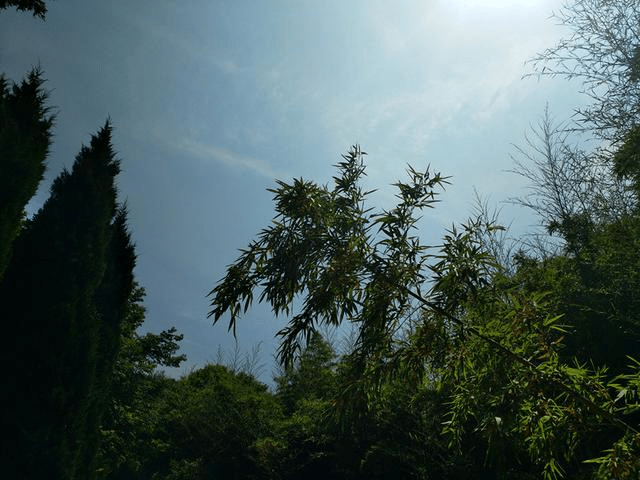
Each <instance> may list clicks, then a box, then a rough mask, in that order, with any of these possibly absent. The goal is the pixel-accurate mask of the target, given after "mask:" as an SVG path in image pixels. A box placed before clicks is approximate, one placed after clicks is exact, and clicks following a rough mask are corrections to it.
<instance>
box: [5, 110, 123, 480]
mask: <svg viewBox="0 0 640 480" xmlns="http://www.w3.org/2000/svg"><path fill="white" fill-rule="evenodd" d="M118 172H119V162H118V160H116V159H115V157H114V153H113V148H112V146H111V127H110V125H109V123H108V122H107V124H106V125H105V126H104V128H102V129H101V130H100V132H99V133H98V134H97V135H95V136H94V137H93V138H92V139H91V144H90V146H89V147H83V148H82V149H81V152H80V154H79V155H78V156H77V157H76V161H75V163H74V165H73V169H72V171H71V172H69V171H66V170H65V171H64V172H62V174H61V175H60V176H59V177H58V178H57V179H56V180H55V181H54V183H53V186H52V188H51V196H50V198H49V199H48V200H47V201H46V202H45V205H44V206H43V207H42V209H41V210H40V211H39V212H38V213H37V214H36V215H35V216H34V218H33V219H32V220H30V221H29V222H28V223H27V224H26V226H25V228H24V229H23V232H22V233H21V235H20V236H19V237H18V239H17V240H16V242H15V243H14V253H13V256H12V258H11V262H10V264H9V266H8V268H7V270H6V273H5V277H4V278H3V280H2V282H1V283H0V304H1V306H0V308H1V309H2V310H1V315H0V317H1V318H3V319H7V321H6V322H5V333H6V334H7V335H8V336H9V337H10V338H11V339H12V342H11V344H10V345H9V346H8V347H7V348H6V349H5V350H4V351H3V359H4V360H5V362H10V361H14V360H15V358H20V359H21V362H20V368H19V369H16V370H11V371H10V372H8V373H7V375H6V377H7V383H6V385H7V388H8V389H9V390H10V391H12V392H14V395H12V396H11V398H7V399H5V400H4V405H3V406H4V408H3V411H4V413H3V421H4V425H5V426H6V428H7V432H9V433H7V435H6V436H5V439H10V443H8V442H7V441H6V440H5V442H3V455H4V454H6V455H7V458H8V459H9V458H10V459H11V460H10V461H9V460H7V462H8V463H7V464H8V465H12V466H15V467H16V468H17V469H18V470H19V471H22V472H24V476H25V478H31V477H39V476H42V475H44V472H46V475H47V476H49V477H51V478H67V479H73V478H90V476H91V475H92V472H93V466H92V464H93V458H94V456H95V451H96V449H97V443H98V425H99V422H100V417H101V415H102V412H103V411H104V408H106V401H105V398H108V395H109V385H110V376H111V370H112V367H113V363H114V360H115V355H116V352H117V350H118V348H119V330H120V324H121V322H122V319H123V315H124V304H125V303H126V300H127V298H128V296H129V293H130V290H131V288H132V284H133V276H132V270H133V266H134V263H135V253H134V248H133V245H132V244H131V240H130V235H129V233H128V231H127V227H126V211H125V210H124V209H123V208H119V207H118V205H117V201H116V187H115V176H116V175H117V174H118ZM4 447H6V448H4ZM5 452H6V453H5ZM41 452H46V454H44V455H43V454H42V453H41Z"/></svg>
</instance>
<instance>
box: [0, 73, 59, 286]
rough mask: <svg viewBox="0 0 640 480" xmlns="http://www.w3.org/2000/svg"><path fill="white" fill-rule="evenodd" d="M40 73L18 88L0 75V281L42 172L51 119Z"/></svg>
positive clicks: (29, 76) (49, 136)
mask: <svg viewBox="0 0 640 480" xmlns="http://www.w3.org/2000/svg"><path fill="white" fill-rule="evenodd" d="M43 83H44V80H43V79H42V75H41V73H40V71H39V70H37V69H36V70H33V71H32V72H31V73H30V74H29V75H28V76H27V78H26V79H25V80H23V81H22V82H21V83H19V84H13V85H11V86H10V85H9V82H8V81H7V79H6V78H5V77H4V76H2V75H0V279H2V275H3V272H4V269H5V268H6V266H7V263H8V262H9V258H10V255H11V245H12V244H13V240H14V239H15V237H16V236H17V235H18V232H19V231H20V227H21V226H22V222H23V220H24V208H25V205H26V204H27V202H28V201H29V200H30V199H31V197H33V195H34V194H35V193H36V189H37V188H38V185H39V184H40V181H41V180H42V177H43V174H44V171H45V165H46V163H45V161H46V157H47V154H48V152H49V145H50V141H51V127H52V124H53V115H51V114H50V108H49V107H48V106H47V105H46V101H47V94H46V92H45V91H44V90H43Z"/></svg>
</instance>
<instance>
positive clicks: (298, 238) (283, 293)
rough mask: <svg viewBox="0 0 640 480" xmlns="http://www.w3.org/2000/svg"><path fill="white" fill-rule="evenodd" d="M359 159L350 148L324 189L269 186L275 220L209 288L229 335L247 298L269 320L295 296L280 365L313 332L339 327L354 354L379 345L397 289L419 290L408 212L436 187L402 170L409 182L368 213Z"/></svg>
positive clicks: (398, 306) (395, 309) (394, 323)
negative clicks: (394, 199)
mask: <svg viewBox="0 0 640 480" xmlns="http://www.w3.org/2000/svg"><path fill="white" fill-rule="evenodd" d="M364 155H365V153H364V152H362V151H361V150H360V148H359V147H357V146H356V147H353V148H352V149H351V151H350V152H349V153H348V154H347V155H344V156H343V159H344V161H343V162H340V163H339V164H338V165H337V168H338V171H339V173H338V175H337V176H336V177H334V188H333V189H332V190H329V189H328V188H327V187H321V186H319V185H316V184H315V183H313V182H307V181H303V180H295V181H294V182H293V183H292V184H290V185H289V184H287V183H285V182H282V181H279V182H278V184H279V186H280V187H279V188H278V189H275V190H272V191H273V192H274V194H275V197H274V201H275V204H276V212H277V215H276V219H275V220H274V223H273V225H272V226H271V227H269V228H267V229H265V230H263V231H262V232H261V233H260V235H259V238H258V240H257V241H255V242H253V243H252V244H250V245H249V248H248V249H246V250H244V251H243V253H242V255H241V256H240V258H239V259H238V260H237V261H236V262H235V263H234V264H233V265H232V266H231V267H230V268H229V269H228V271H227V275H226V277H225V278H224V279H223V280H222V281H221V282H220V283H219V284H218V285H217V286H216V287H215V288H214V289H213V290H212V291H211V293H210V296H212V297H213V299H212V302H211V304H212V307H213V309H212V311H211V312H210V314H209V315H210V316H213V317H214V322H217V321H218V320H219V319H220V318H221V317H222V315H223V314H224V313H226V312H229V313H230V315H231V319H230V323H229V328H230V329H234V328H235V322H236V320H237V319H238V318H239V316H240V315H241V313H242V312H243V311H246V310H247V309H248V307H249V306H250V305H251V303H252V301H253V293H254V290H256V289H258V288H261V289H262V292H261V294H260V297H259V301H267V302H268V303H269V304H270V305H271V307H272V309H273V311H274V313H275V314H276V315H278V314H280V313H285V314H287V315H288V314H289V313H291V312H292V308H293V303H294V299H295V298H296V297H297V296H298V295H301V294H303V293H304V296H305V299H304V302H303V304H302V309H301V311H300V312H299V313H297V314H295V315H294V316H293V317H292V318H291V320H290V321H289V323H288V325H287V326H286V327H285V328H283V329H282V330H280V332H279V333H278V336H280V337H281V338H282V343H281V346H280V349H279V356H280V359H281V360H282V361H283V363H284V364H290V363H291V362H292V361H293V359H294V357H295V355H296V353H299V350H300V339H301V337H304V338H306V339H308V338H309V336H310V335H311V334H312V333H313V332H314V331H315V330H316V328H317V327H318V326H319V325H322V324H326V325H329V326H332V325H338V324H340V323H341V322H342V321H349V322H351V323H353V324H354V325H355V326H357V328H358V329H359V337H358V346H357V347H358V349H359V350H361V351H362V352H363V354H364V355H369V354H371V353H373V350H378V349H385V348H389V345H386V346H385V345H384V339H385V338H389V337H388V335H387V334H388V333H389V332H393V331H394V330H396V329H397V328H398V327H399V323H401V321H402V318H403V316H404V314H405V313H406V307H407V305H406V300H407V297H408V294H407V293H406V288H410V287H413V286H416V285H417V284H419V283H421V270H422V264H423V261H424V247H423V246H421V245H420V244H419V243H418V241H417V238H416V237H415V236H413V235H411V232H412V230H413V229H414V228H415V224H416V222H417V220H418V218H417V217H416V212H417V211H420V210H421V209H423V208H426V207H431V206H432V205H433V203H434V202H435V201H436V199H435V195H436V193H435V190H434V189H435V188H437V187H438V186H441V185H442V184H443V183H444V182H445V180H444V179H443V178H442V177H441V176H440V175H439V174H437V175H433V176H432V175H430V174H429V172H428V171H426V172H418V171H416V170H413V169H412V168H410V169H409V175H410V178H411V181H410V182H409V183H406V184H404V183H397V184H396V187H397V188H398V190H399V194H398V198H399V199H400V202H399V203H398V205H397V206H396V207H395V208H394V209H392V210H390V211H382V212H380V213H371V211H370V210H369V209H368V208H367V207H366V206H365V198H366V196H367V193H369V192H364V191H363V190H362V188H361V187H360V185H359V180H360V178H361V177H362V176H363V175H364V170H365V168H364V163H363V156H364Z"/></svg>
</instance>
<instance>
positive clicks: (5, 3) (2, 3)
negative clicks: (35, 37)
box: [0, 0, 47, 20]
mask: <svg viewBox="0 0 640 480" xmlns="http://www.w3.org/2000/svg"><path fill="white" fill-rule="evenodd" d="M7 7H15V8H17V9H18V10H22V11H25V12H31V13H32V14H33V16H34V17H40V18H42V19H43V20H44V17H45V15H46V14H47V6H46V4H45V3H44V2H43V1H42V0H0V10H2V9H3V8H7Z"/></svg>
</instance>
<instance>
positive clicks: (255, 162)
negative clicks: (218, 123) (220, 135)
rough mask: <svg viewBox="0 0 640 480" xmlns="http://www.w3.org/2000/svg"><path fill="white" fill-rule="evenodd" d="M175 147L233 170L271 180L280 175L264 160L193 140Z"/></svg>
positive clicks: (185, 139)
mask: <svg viewBox="0 0 640 480" xmlns="http://www.w3.org/2000/svg"><path fill="white" fill-rule="evenodd" d="M174 146H175V147H176V148H178V149H180V150H183V151H186V152H188V153H190V154H192V155H195V156H197V157H200V158H201V159H203V160H208V161H212V162H215V163H221V164H223V165H226V166H228V167H231V168H239V169H245V170H250V171H252V172H254V173H257V174H258V175H261V176H263V177H266V178H268V179H270V180H273V179H274V178H276V177H278V176H279V174H278V173H277V172H276V171H275V170H273V169H272V168H271V166H270V165H269V164H268V163H267V162H265V161H263V160H260V159H257V158H252V157H247V156H244V155H240V154H238V153H235V152H232V151H230V150H227V149H224V148H219V147H215V146H213V145H208V144H206V143H203V142H198V141H196V140H193V139H191V138H186V137H185V138H182V139H180V140H178V141H177V142H174Z"/></svg>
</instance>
